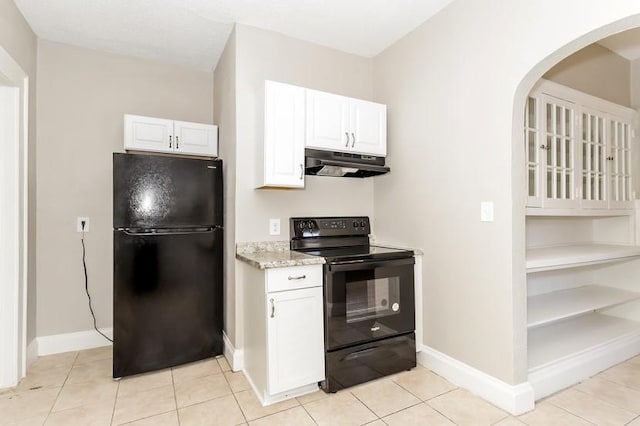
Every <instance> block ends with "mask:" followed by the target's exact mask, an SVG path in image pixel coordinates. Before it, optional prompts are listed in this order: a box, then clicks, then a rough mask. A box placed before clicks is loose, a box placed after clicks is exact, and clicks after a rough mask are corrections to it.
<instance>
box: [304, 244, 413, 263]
mask: <svg viewBox="0 0 640 426" xmlns="http://www.w3.org/2000/svg"><path fill="white" fill-rule="evenodd" d="M298 251H300V252H302V253H304V254H309V255H311V256H322V257H324V258H325V259H327V261H329V262H336V261H349V260H387V259H402V258H406V257H411V256H413V254H414V253H413V251H411V250H404V249H396V248H391V247H382V246H355V247H332V248H323V249H314V250H298Z"/></svg>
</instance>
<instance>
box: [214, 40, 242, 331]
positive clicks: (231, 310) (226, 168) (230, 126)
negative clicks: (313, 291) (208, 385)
mask: <svg viewBox="0 0 640 426" xmlns="http://www.w3.org/2000/svg"><path fill="white" fill-rule="evenodd" d="M213 81H214V91H215V94H216V96H215V97H214V99H213V111H214V114H213V121H214V123H215V124H217V125H218V129H219V138H220V139H219V147H220V152H219V155H220V158H222V161H223V176H224V239H225V240H224V247H225V252H224V330H225V333H226V334H227V336H232V337H233V336H235V333H236V329H235V325H236V323H235V315H236V307H235V302H236V299H235V284H234V283H235V279H236V274H235V256H234V254H235V250H236V244H235V241H236V234H235V223H236V217H235V215H236V200H235V196H236V114H237V112H236V33H235V30H234V31H233V32H232V33H231V35H230V36H229V39H228V41H227V44H226V46H225V48H224V51H223V52H222V56H221V57H220V61H219V62H218V65H217V66H216V69H215V72H214V76H213Z"/></svg>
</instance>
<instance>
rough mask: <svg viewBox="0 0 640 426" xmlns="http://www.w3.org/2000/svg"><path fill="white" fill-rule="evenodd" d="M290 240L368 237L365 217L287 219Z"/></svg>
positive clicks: (369, 228)
mask: <svg viewBox="0 0 640 426" xmlns="http://www.w3.org/2000/svg"><path fill="white" fill-rule="evenodd" d="M289 225H290V233H291V234H290V235H291V238H304V237H338V236H349V235H369V234H370V233H371V225H370V224H369V218H368V217H367V216H353V217H292V218H290V219H289Z"/></svg>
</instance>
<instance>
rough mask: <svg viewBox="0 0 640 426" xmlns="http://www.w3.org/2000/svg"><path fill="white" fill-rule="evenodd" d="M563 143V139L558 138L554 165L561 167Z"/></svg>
mask: <svg viewBox="0 0 640 426" xmlns="http://www.w3.org/2000/svg"><path fill="white" fill-rule="evenodd" d="M562 142H563V141H562V139H560V138H556V140H555V147H554V148H555V149H554V151H555V157H556V158H555V162H554V164H555V165H556V166H560V167H561V166H562Z"/></svg>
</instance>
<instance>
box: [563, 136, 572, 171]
mask: <svg viewBox="0 0 640 426" xmlns="http://www.w3.org/2000/svg"><path fill="white" fill-rule="evenodd" d="M571 160H572V158H571V141H570V140H566V141H565V143H564V161H565V163H564V164H565V167H572V166H573V161H571Z"/></svg>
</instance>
